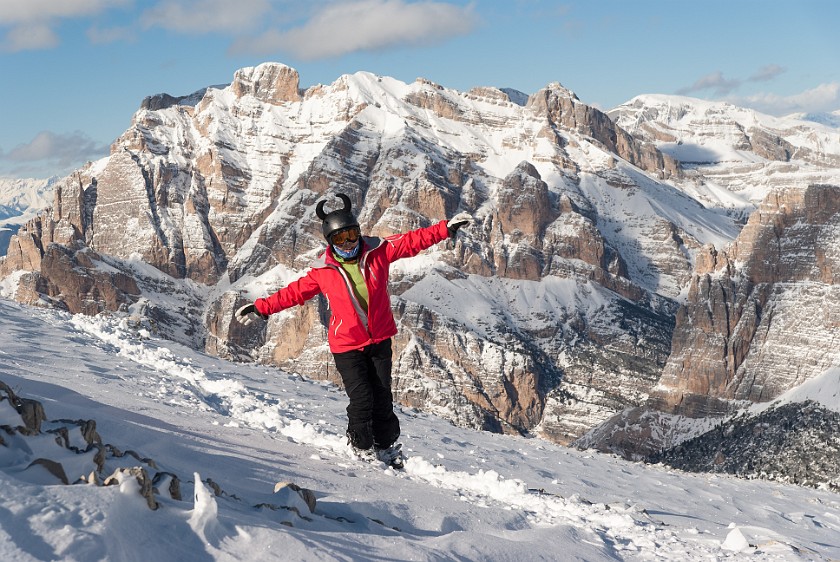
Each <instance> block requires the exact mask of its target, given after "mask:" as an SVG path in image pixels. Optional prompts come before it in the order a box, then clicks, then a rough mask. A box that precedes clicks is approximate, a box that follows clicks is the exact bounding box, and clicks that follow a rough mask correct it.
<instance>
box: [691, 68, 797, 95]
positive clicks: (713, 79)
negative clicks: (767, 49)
mask: <svg viewBox="0 0 840 562" xmlns="http://www.w3.org/2000/svg"><path fill="white" fill-rule="evenodd" d="M786 71H787V69H785V68H784V67H782V66H779V65H778V64H768V65H765V66H762V67H761V68H759V69H758V70H757V71H756V72H755V73H753V75H752V76H750V77H749V78H732V79H727V78H724V77H723V72H721V71H720V70H718V71H716V72H713V73H711V74H707V75H706V76H703V77H701V78H699V79H697V80H696V81H695V82H694V83H693V84H692V85H691V86H686V87H684V88H680V89H679V90H677V93H678V94H680V95H686V94H692V93H696V92H701V91H703V90H712V91H713V93H714V95H715V96H726V95H728V94H730V93H732V92H733V91H735V90H737V89H738V88H740V87H741V86H742V85H743V84H744V83H746V82H768V81H770V80H773V79H774V78H776V77H777V76H779V75H781V74H784V73H785V72H786Z"/></svg>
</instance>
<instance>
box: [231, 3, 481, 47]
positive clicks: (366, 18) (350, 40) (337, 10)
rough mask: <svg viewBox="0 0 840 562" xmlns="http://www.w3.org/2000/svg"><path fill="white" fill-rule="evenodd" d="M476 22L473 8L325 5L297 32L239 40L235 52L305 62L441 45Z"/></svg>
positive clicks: (397, 4)
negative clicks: (282, 55) (279, 53)
mask: <svg viewBox="0 0 840 562" xmlns="http://www.w3.org/2000/svg"><path fill="white" fill-rule="evenodd" d="M476 23H477V17H476V15H475V14H474V11H473V8H472V6H471V5H470V6H467V7H461V6H456V5H453V4H447V3H445V2H430V1H423V2H405V1H403V0H359V1H353V2H339V3H332V4H329V5H327V6H326V7H324V8H323V9H322V10H321V11H319V12H317V13H316V14H315V15H314V16H313V17H312V18H311V19H310V20H309V21H308V22H306V24H304V25H303V26H301V27H297V28H294V29H291V30H288V31H278V30H270V31H268V32H266V33H264V34H262V35H260V36H258V37H255V38H253V39H250V38H249V39H244V38H242V39H240V40H239V41H238V42H237V43H236V44H235V45H234V47H233V50H234V51H236V52H249V53H255V54H260V55H266V54H271V53H275V52H277V51H284V52H289V53H292V54H294V55H296V56H298V57H301V58H303V59H319V58H326V57H333V56H339V55H343V54H347V53H352V52H356V51H371V50H379V49H385V48H388V47H397V46H401V45H426V44H434V43H439V42H441V41H444V40H446V39H449V38H450V37H455V36H458V35H465V34H467V33H469V32H470V31H471V30H472V29H473V28H474V27H475V25H476Z"/></svg>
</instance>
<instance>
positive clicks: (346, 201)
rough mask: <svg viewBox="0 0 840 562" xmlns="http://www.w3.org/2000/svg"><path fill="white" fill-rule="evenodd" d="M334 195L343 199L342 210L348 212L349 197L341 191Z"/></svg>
mask: <svg viewBox="0 0 840 562" xmlns="http://www.w3.org/2000/svg"><path fill="white" fill-rule="evenodd" d="M336 197H338V198H339V199H341V200H342V201H344V210H345V211H346V212H348V213H349V212H350V198H349V197H347V196H346V195H344V194H343V193H337V194H336Z"/></svg>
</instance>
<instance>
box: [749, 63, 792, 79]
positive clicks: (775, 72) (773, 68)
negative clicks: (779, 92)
mask: <svg viewBox="0 0 840 562" xmlns="http://www.w3.org/2000/svg"><path fill="white" fill-rule="evenodd" d="M785 70H786V69H785V68H784V67H781V66H779V65H778V64H768V65H767V66H763V67H761V68H759V69H758V72H756V73H755V74H753V75H752V76H750V77H749V78H748V80H749V81H750V82H767V81H768V80H772V79H773V78H775V77H776V76H779V75H780V74H784V72H785Z"/></svg>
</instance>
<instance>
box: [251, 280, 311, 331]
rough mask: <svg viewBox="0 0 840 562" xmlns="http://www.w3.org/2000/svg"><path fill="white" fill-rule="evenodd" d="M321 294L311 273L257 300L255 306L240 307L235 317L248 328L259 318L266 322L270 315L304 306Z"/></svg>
mask: <svg viewBox="0 0 840 562" xmlns="http://www.w3.org/2000/svg"><path fill="white" fill-rule="evenodd" d="M320 292H321V287H320V286H319V285H318V283H317V281H315V280H314V279H313V278H312V276H311V272H310V273H308V274H306V275H304V276H303V277H301V278H300V279H298V280H296V281H292V282H291V283H289V284H288V285H287V286H286V287H283V288H282V289H280V290H279V291H277V292H276V293H274V294H273V295H271V296H270V297H267V298H264V299H257V300H255V301H254V302H253V304H246V305H245V306H242V307H240V308H239V309H238V310H237V311H236V314H235V315H234V317H235V318H236V319H237V320H238V321H239V322H241V323H242V324H245V325H246V326H247V325H248V324H250V323H251V322H253V321H254V320H256V319H257V318H262V319H263V320H265V319H266V318H268V316H269V315H270V314H274V313H276V312H280V311H281V310H285V309H287V308H291V307H293V306H295V305H302V304H303V303H305V302H306V301H308V300H309V299H311V298H312V297H314V296H315V295H317V294H319V293H320Z"/></svg>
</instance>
